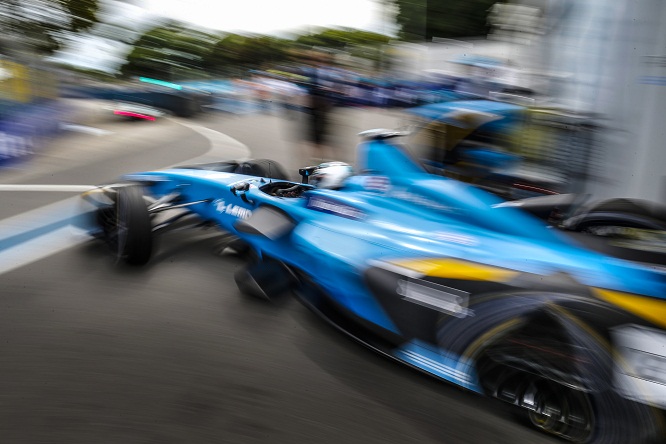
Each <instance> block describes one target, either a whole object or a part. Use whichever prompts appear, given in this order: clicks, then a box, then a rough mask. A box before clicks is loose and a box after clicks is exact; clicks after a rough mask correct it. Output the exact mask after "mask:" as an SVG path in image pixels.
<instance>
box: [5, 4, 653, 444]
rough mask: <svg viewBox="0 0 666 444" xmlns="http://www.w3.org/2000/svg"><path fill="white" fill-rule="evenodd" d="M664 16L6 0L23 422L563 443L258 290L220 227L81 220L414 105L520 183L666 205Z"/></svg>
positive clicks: (14, 297) (493, 186)
mask: <svg viewBox="0 0 666 444" xmlns="http://www.w3.org/2000/svg"><path fill="white" fill-rule="evenodd" d="M663 23H666V2H665V1H664V0H641V1H636V0H613V1H608V0H520V1H518V0H516V1H507V2H497V1H495V0H335V1H328V0H252V1H236V0H2V1H0V30H1V31H2V32H0V197H1V199H2V200H1V202H2V205H0V276H1V279H2V281H1V282H2V284H0V294H1V298H0V418H1V420H0V436H2V442H12V443H13V442H31V443H32V442H63V443H68V444H76V443H86V444H87V443H90V442H94V443H106V442H109V443H114V444H115V443H118V442H145V443H153V442H159V443H172V442H173V443H181V442H196V443H205V442H211V443H219V442H221V441H222V442H238V443H265V442H271V443H275V442H286V443H295V442H317V443H340V442H344V443H363V444H367V443H382V444H386V443H400V444H404V443H419V444H424V443H426V444H427V443H441V442H442V440H444V441H446V442H455V443H470V444H476V443H479V442H483V443H494V444H516V443H530V444H534V443H553V442H561V441H560V440H558V439H556V438H554V437H549V436H546V435H544V434H541V433H538V432H537V431H535V430H531V429H529V428H526V427H524V426H523V424H522V423H519V422H517V421H515V418H514V417H513V415H511V414H510V413H509V412H503V411H502V410H501V409H498V408H497V406H496V405H495V404H494V403H492V402H490V400H488V399H482V398H480V397H475V396H467V394H466V393H464V392H461V391H459V390H458V389H457V388H455V387H452V386H447V385H443V384H439V383H438V382H436V381H431V380H430V379H425V378H419V377H418V376H415V374H414V372H412V371H411V369H403V368H402V367H398V366H393V365H387V362H386V360H385V359H384V357H381V356H374V355H371V356H368V355H370V353H368V351H367V350H366V349H365V348H362V347H357V348H356V347H352V346H350V343H349V342H350V341H348V338H346V337H344V336H343V335H339V334H338V332H337V331H333V330H332V329H329V326H328V325H324V323H320V321H319V320H317V319H315V318H314V317H313V316H312V315H311V313H309V312H308V311H307V310H306V309H305V308H304V307H302V306H300V305H298V304H293V305H290V306H287V307H281V308H282V310H275V307H274V306H271V305H267V304H264V303H263V302H258V301H254V300H249V299H247V298H243V297H239V296H240V295H239V294H238V290H237V287H236V285H235V284H234V283H233V282H232V280H233V279H234V272H235V270H236V269H237V268H238V267H239V261H238V258H235V257H232V256H228V255H225V254H224V246H225V245H226V243H227V242H228V239H226V238H225V237H224V235H220V234H219V233H211V232H210V231H202V232H199V231H197V232H181V231H175V232H173V233H171V235H167V237H166V238H164V239H163V240H164V241H163V242H162V243H161V245H160V247H159V249H158V251H157V254H155V257H154V259H153V263H154V264H156V265H149V266H147V267H145V268H144V269H143V270H142V271H138V270H135V269H127V268H123V267H118V266H117V265H118V264H116V263H115V262H114V259H113V258H111V257H110V255H106V254H104V250H103V248H100V246H99V245H94V244H91V243H89V242H87V240H88V238H87V237H85V236H83V235H82V233H80V232H78V231H76V230H74V232H73V233H72V232H71V231H72V227H73V225H72V224H73V223H75V222H72V221H74V219H75V218H74V217H73V216H74V215H78V214H80V211H79V212H77V210H76V208H78V207H76V205H77V204H78V197H77V196H78V194H79V193H80V192H81V191H82V190H84V189H87V187H86V186H87V185H94V184H99V183H104V182H105V181H107V182H111V181H114V180H115V179H116V178H117V177H118V176H120V175H122V174H126V173H128V172H131V171H145V170H153V169H157V168H163V167H168V166H171V165H182V164H193V163H198V162H203V161H208V162H213V161H220V160H228V159H239V158H245V157H250V156H251V157H255V158H271V159H274V160H276V161H278V162H280V163H282V164H283V165H284V166H285V167H286V169H287V171H289V172H291V173H292V174H293V175H294V177H293V179H298V174H297V171H298V168H299V167H303V166H306V165H312V164H314V163H316V162H319V161H320V160H322V159H332V160H342V161H346V162H349V163H352V164H353V163H354V159H355V147H356V144H357V143H358V142H359V137H358V133H359V132H361V131H364V130H368V129H373V128H379V127H383V128H397V127H401V126H404V125H409V127H410V128H412V129H413V131H412V133H411V135H410V136H409V137H407V138H406V140H405V145H406V146H408V147H409V148H410V149H412V150H413V151H414V153H416V154H417V155H418V156H419V157H420V158H421V159H422V160H423V161H424V163H425V164H426V165H428V167H429V168H431V169H432V170H433V171H435V172H441V173H442V174H445V175H448V176H452V177H456V178H459V179H462V180H466V181H469V182H472V183H475V184H477V185H479V186H482V187H484V188H486V189H488V190H490V191H492V192H495V193H497V194H499V195H501V196H502V197H505V198H507V199H515V198H519V197H524V196H530V195H535V194H537V195H538V194H552V193H562V192H572V193H583V194H590V195H591V196H593V199H605V198H610V197H636V198H642V199H648V200H651V201H656V202H661V203H666V150H664V148H663V141H664V139H665V138H666V137H665V136H666V134H665V133H664V132H665V131H666V126H665V125H664V123H663V122H664V117H663V116H664V115H665V114H666V45H665V43H666V27H664V26H663ZM73 185H76V186H73ZM81 185H83V186H81ZM623 208H624V207H622V208H620V210H623ZM611 234H612V233H611ZM662 234H663V233H662ZM168 236H170V237H168ZM654 239H655V238H654V237H647V241H645V242H644V243H645V244H650V245H651V246H655V245H657V246H659V245H661V247H663V245H664V242H663V239H664V237H663V236H662V237H661V239H662V240H661V241H660V242H661V243H660V244H659V242H656V241H655V240H654ZM643 248H644V247H643ZM663 251H666V249H663ZM285 311H286V312H287V313H288V315H285ZM320 324H321V327H319V325H320ZM221 437H222V438H221Z"/></svg>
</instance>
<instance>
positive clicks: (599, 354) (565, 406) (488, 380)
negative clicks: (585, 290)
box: [476, 318, 657, 444]
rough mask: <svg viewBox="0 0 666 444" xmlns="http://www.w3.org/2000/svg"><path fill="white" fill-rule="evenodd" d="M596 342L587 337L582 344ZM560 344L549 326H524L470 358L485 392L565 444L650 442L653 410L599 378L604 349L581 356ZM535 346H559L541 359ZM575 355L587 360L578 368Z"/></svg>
mask: <svg viewBox="0 0 666 444" xmlns="http://www.w3.org/2000/svg"><path fill="white" fill-rule="evenodd" d="M541 320H543V318H542V319H541ZM551 326H552V324H551ZM546 333H548V334H546ZM540 338H541V339H540ZM596 341H597V340H596V339H594V338H592V337H588V338H584V339H583V341H582V343H587V344H589V345H590V346H592V344H593V343H595V342H596ZM565 342H566V339H565V336H564V335H562V334H561V333H557V332H556V331H555V330H553V329H550V328H549V329H543V328H542V327H541V326H538V325H537V326H534V325H527V326H526V327H524V328H521V329H519V330H517V331H515V332H513V333H511V334H509V335H507V336H506V337H504V338H502V339H501V340H500V341H499V342H497V343H494V344H493V345H490V346H488V348H487V349H485V350H484V351H483V352H481V353H480V354H479V356H478V357H477V359H476V363H477V372H478V376H479V379H480V381H481V385H482V386H483V389H484V391H485V393H486V395H488V396H491V397H495V398H497V399H499V400H502V401H505V402H508V403H509V404H513V405H514V406H516V407H519V408H518V409H516V413H517V414H518V415H519V416H520V417H521V418H522V419H524V420H526V422H528V423H529V424H530V425H531V426H532V427H535V428H537V429H539V430H541V431H543V432H545V433H547V434H550V435H555V436H558V437H560V438H563V439H565V440H567V441H570V442H574V443H579V444H639V443H641V444H644V443H651V442H653V441H652V440H653V439H654V437H655V436H656V435H657V433H656V428H657V419H656V416H655V415H654V411H653V410H652V409H651V408H650V407H648V406H645V405H642V404H638V403H636V402H633V401H629V400H627V399H624V398H622V397H621V396H619V395H618V394H617V393H616V392H615V391H614V390H613V389H612V387H611V386H610V385H608V384H606V383H604V382H603V381H610V380H611V379H612V376H611V375H612V373H611V365H612V364H611V357H610V355H609V354H608V352H607V351H603V350H600V349H598V348H595V350H594V351H592V350H591V348H588V347H584V349H586V350H588V352H586V354H585V356H581V355H578V354H576V353H575V352H574V350H575V348H576V347H574V346H573V345H571V344H566V343H565ZM516 344H520V345H519V346H516ZM539 348H542V349H543V350H548V349H554V350H561V351H562V355H561V356H559V357H558V355H553V356H551V357H545V355H544V354H543V353H542V352H541V350H539ZM526 350H527V352H526ZM531 351H532V352H531ZM534 351H536V352H535V353H534ZM544 357H545V360H544ZM581 357H582V358H583V359H586V360H587V361H586V363H585V365H584V367H580V366H578V364H575V365H574V364H573V363H574V362H575V361H577V360H579V359H580V358H581ZM542 369H550V370H552V371H551V372H550V374H548V373H549V372H545V373H544V372H543V371H542ZM600 381H602V382H601V383H600Z"/></svg>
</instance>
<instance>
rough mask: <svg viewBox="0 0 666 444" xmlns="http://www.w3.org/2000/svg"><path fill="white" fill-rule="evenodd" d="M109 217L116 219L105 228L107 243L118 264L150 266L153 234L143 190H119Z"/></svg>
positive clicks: (126, 187) (127, 187)
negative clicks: (120, 262)
mask: <svg viewBox="0 0 666 444" xmlns="http://www.w3.org/2000/svg"><path fill="white" fill-rule="evenodd" d="M109 215H110V216H112V218H113V219H112V221H111V223H110V224H109V226H108V227H106V228H105V233H106V240H107V243H108V244H109V247H110V248H111V250H112V251H113V252H114V254H115V255H116V258H117V260H118V261H122V262H125V263H126V264H129V265H143V264H145V263H147V262H148V260H150V256H151V254H152V248H153V234H152V225H151V223H150V214H149V213H148V207H147V206H146V203H145V201H144V199H143V192H142V190H141V187H139V186H135V185H131V186H125V187H121V188H119V189H118V192H117V195H116V201H115V204H114V206H113V208H112V212H111V213H109Z"/></svg>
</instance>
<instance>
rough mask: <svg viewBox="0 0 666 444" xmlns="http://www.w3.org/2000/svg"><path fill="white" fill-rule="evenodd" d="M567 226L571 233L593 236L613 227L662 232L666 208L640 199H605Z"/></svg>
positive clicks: (664, 228)
mask: <svg viewBox="0 0 666 444" xmlns="http://www.w3.org/2000/svg"><path fill="white" fill-rule="evenodd" d="M569 224H570V225H572V228H573V230H574V231H578V232H587V233H590V234H594V235H599V234H598V233H600V232H603V230H604V229H605V230H606V231H608V230H609V229H610V230H611V231H612V228H614V227H616V228H622V227H626V228H639V229H647V230H666V207H664V206H663V205H659V204H656V203H653V202H649V201H646V200H641V199H609V200H606V201H602V202H597V203H594V204H592V205H590V206H588V207H586V208H583V210H582V211H580V212H579V213H578V214H577V215H576V216H574V217H572V218H571V222H569ZM600 230H602V231H600Z"/></svg>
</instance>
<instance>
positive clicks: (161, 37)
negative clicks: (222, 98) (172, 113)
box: [120, 23, 216, 81]
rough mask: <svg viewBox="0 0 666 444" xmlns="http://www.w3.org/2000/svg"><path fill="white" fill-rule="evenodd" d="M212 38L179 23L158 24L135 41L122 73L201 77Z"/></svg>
mask: <svg viewBox="0 0 666 444" xmlns="http://www.w3.org/2000/svg"><path fill="white" fill-rule="evenodd" d="M215 40H216V37H215V36H214V35H211V34H208V33H205V32H201V31H196V30H193V29H190V28H188V27H186V26H184V25H180V24H178V23H167V24H164V25H160V26H157V27H155V28H152V29H150V30H149V31H147V32H146V33H144V34H143V35H141V36H140V37H139V38H138V39H137V40H136V41H135V42H134V44H133V48H132V50H131V51H130V52H129V54H128V55H127V61H126V63H125V64H124V65H123V66H122V67H121V69H120V72H121V75H123V76H125V77H128V76H145V77H151V78H155V79H161V80H171V81H173V80H178V79H182V78H186V77H188V78H191V77H200V76H201V75H203V73H204V70H205V61H204V60H205V58H206V56H207V54H208V52H209V51H210V50H211V48H212V46H213V44H214V42H215Z"/></svg>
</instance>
